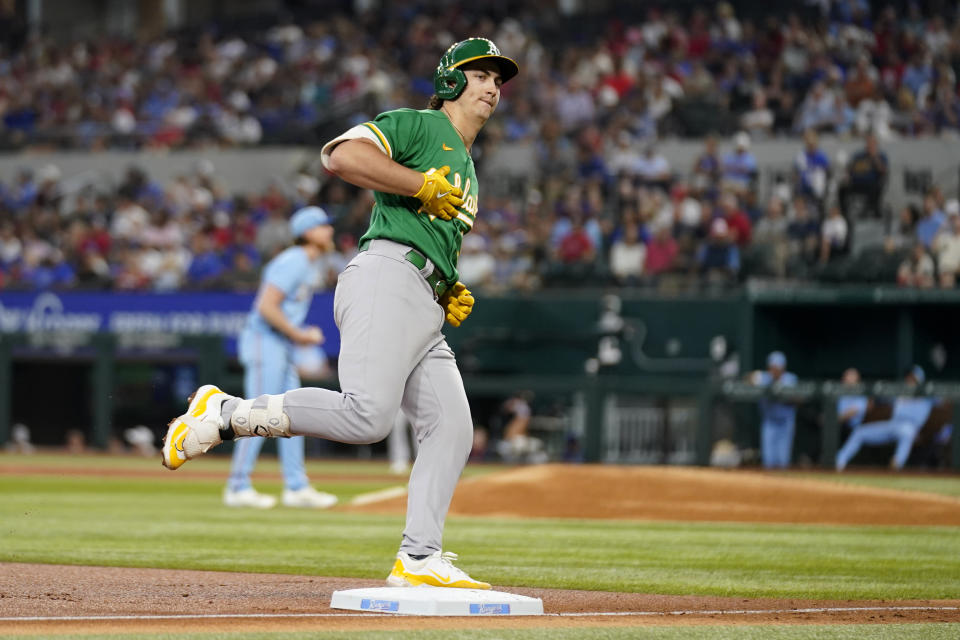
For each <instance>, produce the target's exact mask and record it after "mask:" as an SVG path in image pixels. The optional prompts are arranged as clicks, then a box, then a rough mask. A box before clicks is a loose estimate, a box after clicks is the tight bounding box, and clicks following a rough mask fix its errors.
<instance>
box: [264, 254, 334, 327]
mask: <svg viewBox="0 0 960 640" xmlns="http://www.w3.org/2000/svg"><path fill="white" fill-rule="evenodd" d="M322 264H323V262H322V261H321V260H314V261H311V260H310V259H309V258H308V257H307V252H306V250H305V249H304V248H303V247H298V246H294V247H290V248H289V249H285V250H284V251H282V252H281V253H280V254H279V255H277V256H276V257H275V258H274V259H273V260H271V261H270V262H268V263H267V266H266V267H264V270H263V276H262V277H261V284H260V292H258V293H257V300H256V301H254V303H253V309H252V310H251V311H250V315H249V316H247V326H246V328H247V329H250V330H252V331H257V332H261V333H276V331H275V329H274V328H273V327H272V326H270V324H269V323H268V322H267V321H266V320H265V319H264V317H263V316H262V315H260V312H259V311H257V304H258V302H259V299H260V295H261V293H262V292H263V287H264V286H265V285H267V284H272V285H273V286H275V287H277V288H278V289H280V290H281V291H283V293H284V298H283V303H282V304H281V305H280V308H281V309H282V310H283V315H285V316H286V317H287V319H288V320H289V321H290V323H291V324H292V325H294V326H296V327H299V326H300V325H302V324H303V321H304V320H305V319H306V317H307V312H308V311H309V310H310V302H311V301H312V300H313V293H314V291H315V290H316V289H317V287H318V286H319V285H320V281H321V277H322V273H321V266H322Z"/></svg>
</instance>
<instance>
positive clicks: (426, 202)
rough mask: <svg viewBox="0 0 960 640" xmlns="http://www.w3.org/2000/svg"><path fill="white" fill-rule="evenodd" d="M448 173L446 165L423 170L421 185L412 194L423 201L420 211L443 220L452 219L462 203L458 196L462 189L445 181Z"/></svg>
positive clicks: (448, 168) (461, 193) (448, 169)
mask: <svg viewBox="0 0 960 640" xmlns="http://www.w3.org/2000/svg"><path fill="white" fill-rule="evenodd" d="M448 173H450V167H447V166H444V167H440V168H439V169H430V170H429V171H426V172H424V174H423V186H422V187H420V190H419V191H417V192H416V193H415V194H413V197H414V198H417V199H419V200H420V202H422V203H423V206H422V207H420V211H425V212H427V213H429V214H431V215H434V216H437V217H438V218H442V219H444V220H453V219H454V218H456V217H457V214H458V213H459V212H458V211H457V207H459V206H460V205H462V204H463V200H462V199H461V198H460V196H462V195H463V189H461V188H460V187H455V186H453V185H452V184H450V183H449V182H448V181H447V174H448Z"/></svg>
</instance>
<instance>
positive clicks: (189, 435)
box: [161, 384, 231, 469]
mask: <svg viewBox="0 0 960 640" xmlns="http://www.w3.org/2000/svg"><path fill="white" fill-rule="evenodd" d="M230 397H231V396H229V395H227V394H226V393H224V392H223V391H221V390H220V389H219V388H217V387H215V386H213V385H212V384H205V385H203V386H202V387H200V388H199V389H197V390H196V391H194V392H193V395H191V396H190V406H189V407H187V412H186V413H185V414H183V415H182V416H180V417H178V418H174V419H173V420H171V421H170V425H169V426H168V427H167V435H166V436H165V437H164V439H163V449H162V450H161V451H162V455H163V466H165V467H166V468H167V469H179V468H180V466H181V465H183V463H184V462H186V461H187V460H190V459H191V458H196V457H197V456H199V455H202V454H204V453H206V452H207V451H209V450H210V448H211V447H213V446H214V445H217V444H220V442H221V438H220V429H222V428H223V420H222V419H221V417H220V408H221V407H222V406H223V401H224V400H227V399H229V398H230Z"/></svg>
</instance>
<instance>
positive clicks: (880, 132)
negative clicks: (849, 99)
mask: <svg viewBox="0 0 960 640" xmlns="http://www.w3.org/2000/svg"><path fill="white" fill-rule="evenodd" d="M893 121H894V113H893V107H891V106H890V103H889V102H888V101H887V99H886V97H885V96H884V92H883V87H881V86H879V85H877V86H876V87H874V90H873V95H872V96H870V97H868V98H864V99H863V100H861V101H860V103H859V104H858V105H857V110H856V113H855V114H854V126H855V128H856V130H857V132H858V133H861V134H868V133H872V134H875V135H876V136H878V137H880V138H882V139H884V140H887V139H890V138H891V137H893Z"/></svg>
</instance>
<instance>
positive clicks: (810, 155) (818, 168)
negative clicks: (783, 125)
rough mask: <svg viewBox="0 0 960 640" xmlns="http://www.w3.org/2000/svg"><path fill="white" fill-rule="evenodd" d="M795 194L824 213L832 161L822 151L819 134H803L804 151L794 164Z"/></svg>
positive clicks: (805, 132) (809, 131)
mask: <svg viewBox="0 0 960 640" xmlns="http://www.w3.org/2000/svg"><path fill="white" fill-rule="evenodd" d="M793 170H794V193H797V194H800V195H802V196H804V197H805V198H807V199H808V200H810V202H811V203H813V204H814V205H816V207H817V209H818V210H820V211H822V208H823V201H824V198H825V197H826V195H827V185H828V181H829V179H830V159H829V158H827V154H826V153H824V152H823V150H821V149H820V140H819V136H817V132H816V131H814V130H813V129H807V130H806V131H804V132H803V149H802V150H801V151H800V152H799V153H798V154H797V157H796V159H795V160H794V163H793Z"/></svg>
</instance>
